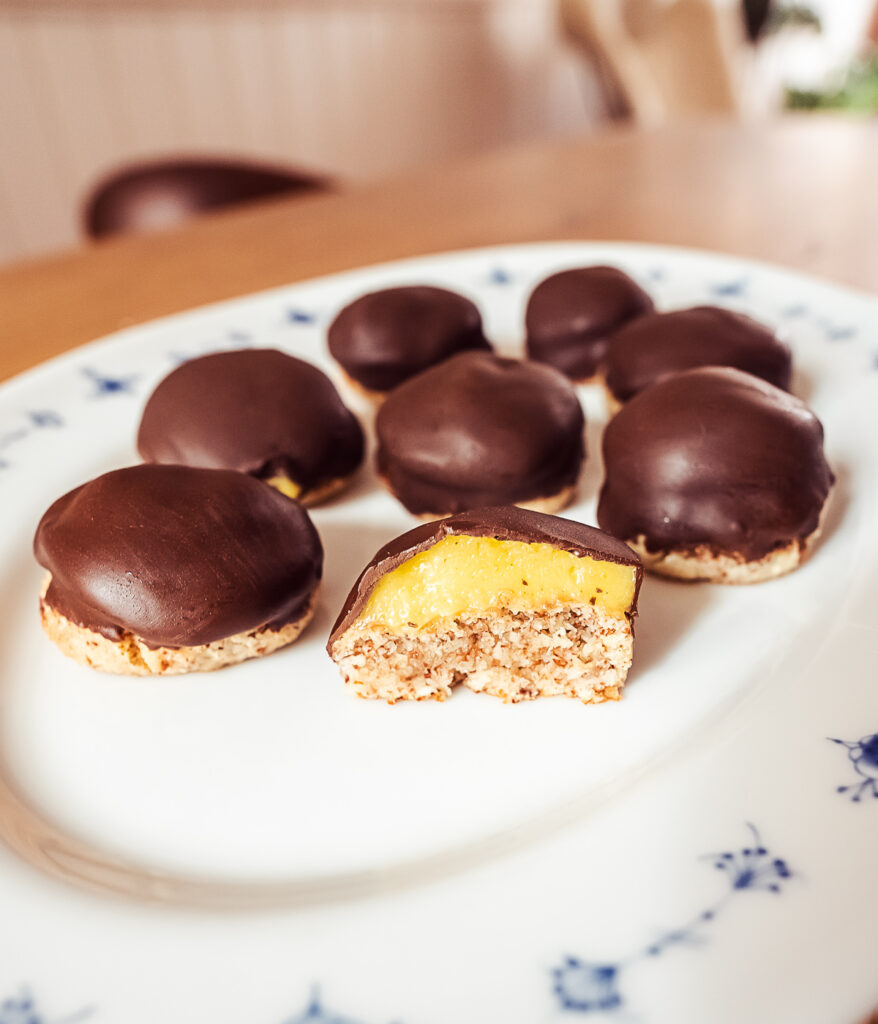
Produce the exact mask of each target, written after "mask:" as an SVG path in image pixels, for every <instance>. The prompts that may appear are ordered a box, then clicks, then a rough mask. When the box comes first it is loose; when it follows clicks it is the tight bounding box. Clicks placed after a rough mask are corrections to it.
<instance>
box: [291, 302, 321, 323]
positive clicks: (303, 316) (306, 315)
mask: <svg viewBox="0 0 878 1024" xmlns="http://www.w3.org/2000/svg"><path fill="white" fill-rule="evenodd" d="M286 321H287V323H290V324H296V325H298V326H303V325H307V324H314V323H317V314H316V313H313V312H311V311H310V310H307V309H299V308H297V307H293V308H291V309H288V310H287V311H286Z"/></svg>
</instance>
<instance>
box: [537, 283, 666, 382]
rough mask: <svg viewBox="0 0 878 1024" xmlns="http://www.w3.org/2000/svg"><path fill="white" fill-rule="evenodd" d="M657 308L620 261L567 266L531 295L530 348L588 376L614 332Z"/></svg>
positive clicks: (571, 372) (577, 375)
mask: <svg viewBox="0 0 878 1024" xmlns="http://www.w3.org/2000/svg"><path fill="white" fill-rule="evenodd" d="M653 308H654V307H653V302H652V299H651V298H650V297H649V295H647V294H646V292H645V291H644V290H643V289H642V288H641V287H640V285H638V284H637V283H636V282H635V281H632V280H631V278H630V277H629V276H628V275H627V274H625V273H623V272H622V271H621V270H618V269H617V268H616V267H579V268H577V269H574V270H562V271H561V272H560V273H558V274H552V276H551V277H547V278H546V279H545V280H544V281H541V282H540V283H539V284H538V285H537V286H536V288H534V290H533V292H532V293H531V296H530V299H529V300H528V303H527V310H526V312H525V318H524V319H525V326H526V328H527V354H528V356H529V358H531V359H535V360H537V361H538V362H541V363H548V364H549V365H550V366H554V367H555V368H556V369H558V370H560V371H561V372H562V373H566V374H567V376H568V377H571V378H572V379H573V380H587V379H588V378H589V377H593V376H594V374H595V373H596V372H597V370H598V368H599V367H600V365H601V363H602V362H603V360H604V356H605V355H606V352H607V344H608V341H607V339H608V338H609V336H610V335H611V334H612V333H613V332H614V331H616V330H618V329H619V328H620V327H621V326H622V324H625V323H627V322H628V321H629V320H633V319H634V318H635V317H638V316H643V314H644V313H651V312H652V310H653Z"/></svg>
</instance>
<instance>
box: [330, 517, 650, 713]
mask: <svg viewBox="0 0 878 1024" xmlns="http://www.w3.org/2000/svg"><path fill="white" fill-rule="evenodd" d="M641 576H642V568H641V565H640V561H639V560H638V558H637V557H636V555H634V554H633V553H632V552H631V550H630V549H629V548H627V547H626V546H625V545H624V544H622V543H621V542H620V541H618V540H616V539H615V538H613V537H610V536H608V535H607V534H605V533H602V532H601V531H600V530H596V529H594V528H593V527H590V526H583V525H582V524H581V523H574V522H571V521H569V520H566V519H559V518H557V517H556V516H546V515H541V514H540V513H537V512H528V511H525V510H523V509H519V508H515V507H511V506H506V507H502V508H483V509H479V510H477V511H474V512H466V513H464V514H462V515H458V516H452V517H451V518H450V519H442V520H440V521H438V522H435V523H429V524H427V525H425V526H420V527H418V528H416V529H414V530H411V531H410V532H409V533H406V534H403V535H402V536H401V537H398V538H397V539H396V540H394V541H391V542H390V543H389V544H388V545H387V546H386V547H384V548H382V549H381V550H380V551H379V552H378V553H377V554H376V555H375V557H374V558H373V559H372V561H371V562H370V563H369V564H368V565H367V566H366V568H365V569H364V570H363V573H362V574H361V576H360V578H359V579H358V580H357V582H356V583H355V584H354V587H353V590H352V591H351V593H350V595H349V597H348V599H347V601H346V602H345V606H344V608H343V609H342V611H341V614H340V615H339V618H338V621H337V622H336V624H335V627H334V628H333V630H332V633H331V635H330V637H329V643H328V646H327V650H328V651H329V654H330V656H331V658H332V659H333V661H334V662H335V663H336V664H337V665H338V667H339V669H340V670H341V674H342V676H343V677H344V680H345V682H346V684H347V685H348V687H349V688H350V689H351V690H352V691H353V692H354V693H356V694H357V696H359V697H373V698H379V699H382V700H386V701H388V702H389V703H391V704H392V703H394V702H396V701H398V700H426V699H429V698H432V699H434V700H445V698H446V697H448V696H449V695H450V693H451V690H452V687H454V686H456V685H458V684H463V685H464V686H467V687H469V688H470V689H471V690H475V691H476V692H477V693H487V694H490V695H492V696H495V697H500V698H502V699H503V700H504V701H507V702H512V703H516V702H518V701H522V700H532V699H534V698H536V697H546V696H554V695H560V694H564V695H567V696H571V697H578V698H579V699H580V700H581V701H583V702H584V703H586V704H597V703H600V702H602V701H606V700H617V699H618V697H619V695H620V691H621V689H622V686H623V684H624V682H625V678H626V676H627V673H628V669H629V667H630V665H631V658H632V652H633V641H634V632H633V619H634V616H635V615H636V612H637V596H638V591H639V589H640V582H641Z"/></svg>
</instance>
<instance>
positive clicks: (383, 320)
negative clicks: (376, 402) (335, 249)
mask: <svg viewBox="0 0 878 1024" xmlns="http://www.w3.org/2000/svg"><path fill="white" fill-rule="evenodd" d="M490 348H491V346H490V344H489V343H488V342H487V340H486V339H485V336H484V334H483V333H482V317H481V314H480V313H479V310H478V307H477V306H476V305H475V303H473V302H470V300H469V299H467V298H464V296H463V295H458V294H457V293H456V292H452V291H448V289H446V288H433V287H429V286H427V285H407V286H404V287H399V288H384V289H382V290H381V291H377V292H370V293H369V294H368V295H361V296H360V297H359V298H358V299H355V300H354V301H353V302H351V303H350V304H349V305H347V306H345V307H344V309H343V310H342V311H341V312H340V313H339V314H338V316H337V317H336V318H335V320H334V321H333V322H332V325H331V326H330V328H329V351H330V352H331V353H332V357H333V358H334V359H335V360H337V361H338V363H339V364H340V366H341V367H342V369H343V370H344V371H345V373H346V374H347V375H348V377H349V378H350V379H351V380H352V381H353V382H354V383H355V384H356V385H358V386H359V387H360V388H361V389H362V390H364V391H366V392H368V393H370V394H371V395H373V397H381V396H383V395H384V394H385V393H386V392H388V391H390V390H391V388H395V387H396V386H397V385H398V384H401V383H402V382H403V381H406V380H408V379H409V378H410V377H413V376H414V375H415V374H416V373H420V372H421V371H422V370H426V369H429V367H431V366H435V365H436V364H437V363H441V362H442V361H443V360H445V359H448V358H449V357H450V356H453V355H456V354H457V353H458V352H465V351H468V350H470V349H490Z"/></svg>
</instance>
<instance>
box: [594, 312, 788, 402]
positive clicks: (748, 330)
mask: <svg viewBox="0 0 878 1024" xmlns="http://www.w3.org/2000/svg"><path fill="white" fill-rule="evenodd" d="M699 366H732V367H735V368H736V369H738V370H744V371H745V372H746V373H752V374H753V375H754V376H755V377H761V378H762V380H766V381H768V383H769V384H774V385H775V387H779V388H783V390H784V391H789V388H790V374H791V372H792V356H791V354H790V350H789V346H787V345H785V344H784V343H783V342H782V341H781V340H780V339H779V338H778V337H777V336H776V335H775V334H774V332H773V331H770V330H769V329H768V328H767V327H763V325H762V324H760V323H757V322H756V321H755V320H752V319H751V318H750V317H749V316H744V315H743V314H742V313H733V312H732V311H731V310H729V309H720V308H719V307H718V306H696V307H695V308H694V309H676V310H674V311H672V312H670V313H647V314H645V315H644V316H641V317H638V318H637V319H636V320H632V321H631V322H630V323H628V324H625V325H624V326H623V327H621V328H620V329H619V330H618V331H616V333H615V334H614V335H613V336H612V337H611V338H610V345H609V349H608V351H607V362H606V377H605V383H606V387H607V391H608V392H609V396H610V400H611V402H612V404H614V405H615V406H616V407H618V406H619V405H621V404H622V403H623V402H627V401H628V399H630V398H633V397H634V396H635V395H636V394H639V393H640V392H641V391H643V389H644V388H647V387H649V386H650V384H654V383H655V382H656V381H658V380H661V379H662V378H663V377H667V376H668V375H669V374H672V373H680V372H682V371H683V370H694V369H696V368H697V367H699Z"/></svg>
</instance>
